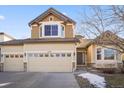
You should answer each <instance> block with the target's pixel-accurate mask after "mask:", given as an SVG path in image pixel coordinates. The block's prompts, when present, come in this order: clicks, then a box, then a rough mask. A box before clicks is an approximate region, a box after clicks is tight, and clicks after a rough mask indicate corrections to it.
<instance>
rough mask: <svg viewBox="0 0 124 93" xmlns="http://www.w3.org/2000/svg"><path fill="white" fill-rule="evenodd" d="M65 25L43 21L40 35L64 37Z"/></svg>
mask: <svg viewBox="0 0 124 93" xmlns="http://www.w3.org/2000/svg"><path fill="white" fill-rule="evenodd" d="M64 31H65V26H64V25H63V24H61V23H59V22H51V21H50V22H43V23H42V25H41V26H40V35H39V36H40V37H64Z"/></svg>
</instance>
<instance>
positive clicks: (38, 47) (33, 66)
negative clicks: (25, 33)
mask: <svg viewBox="0 0 124 93" xmlns="http://www.w3.org/2000/svg"><path fill="white" fill-rule="evenodd" d="M24 51H25V52H26V53H43V54H44V53H45V54H46V53H47V54H48V55H49V56H48V57H45V56H43V57H39V56H38V57H34V56H33V57H30V56H28V55H27V56H28V57H27V66H28V69H27V71H29V72H30V71H31V72H39V71H40V72H72V70H73V68H72V62H74V61H75V60H74V58H73V55H72V56H71V57H67V56H65V57H62V56H61V55H60V56H59V57H56V56H55V54H56V53H59V54H61V53H65V54H67V53H72V54H73V53H74V52H75V44H74V43H42V44H25V45H24ZM50 54H54V57H51V56H50Z"/></svg>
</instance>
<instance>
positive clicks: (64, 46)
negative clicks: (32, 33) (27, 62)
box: [24, 43, 75, 51]
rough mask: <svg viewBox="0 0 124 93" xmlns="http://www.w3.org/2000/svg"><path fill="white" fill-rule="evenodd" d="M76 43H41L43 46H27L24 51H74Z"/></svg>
mask: <svg viewBox="0 0 124 93" xmlns="http://www.w3.org/2000/svg"><path fill="white" fill-rule="evenodd" d="M74 49H75V44H74V43H41V44H25V45H24V51H59V50H60V51H62V50H67V51H69V50H74Z"/></svg>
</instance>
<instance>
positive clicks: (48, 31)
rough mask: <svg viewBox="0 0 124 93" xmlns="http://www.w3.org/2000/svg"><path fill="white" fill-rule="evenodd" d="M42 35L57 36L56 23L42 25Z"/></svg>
mask: <svg viewBox="0 0 124 93" xmlns="http://www.w3.org/2000/svg"><path fill="white" fill-rule="evenodd" d="M44 36H58V25H44Z"/></svg>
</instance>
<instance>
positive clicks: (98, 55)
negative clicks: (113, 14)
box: [97, 48, 102, 60]
mask: <svg viewBox="0 0 124 93" xmlns="http://www.w3.org/2000/svg"><path fill="white" fill-rule="evenodd" d="M101 53H102V49H101V48H97V60H101V59H102V54H101Z"/></svg>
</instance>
